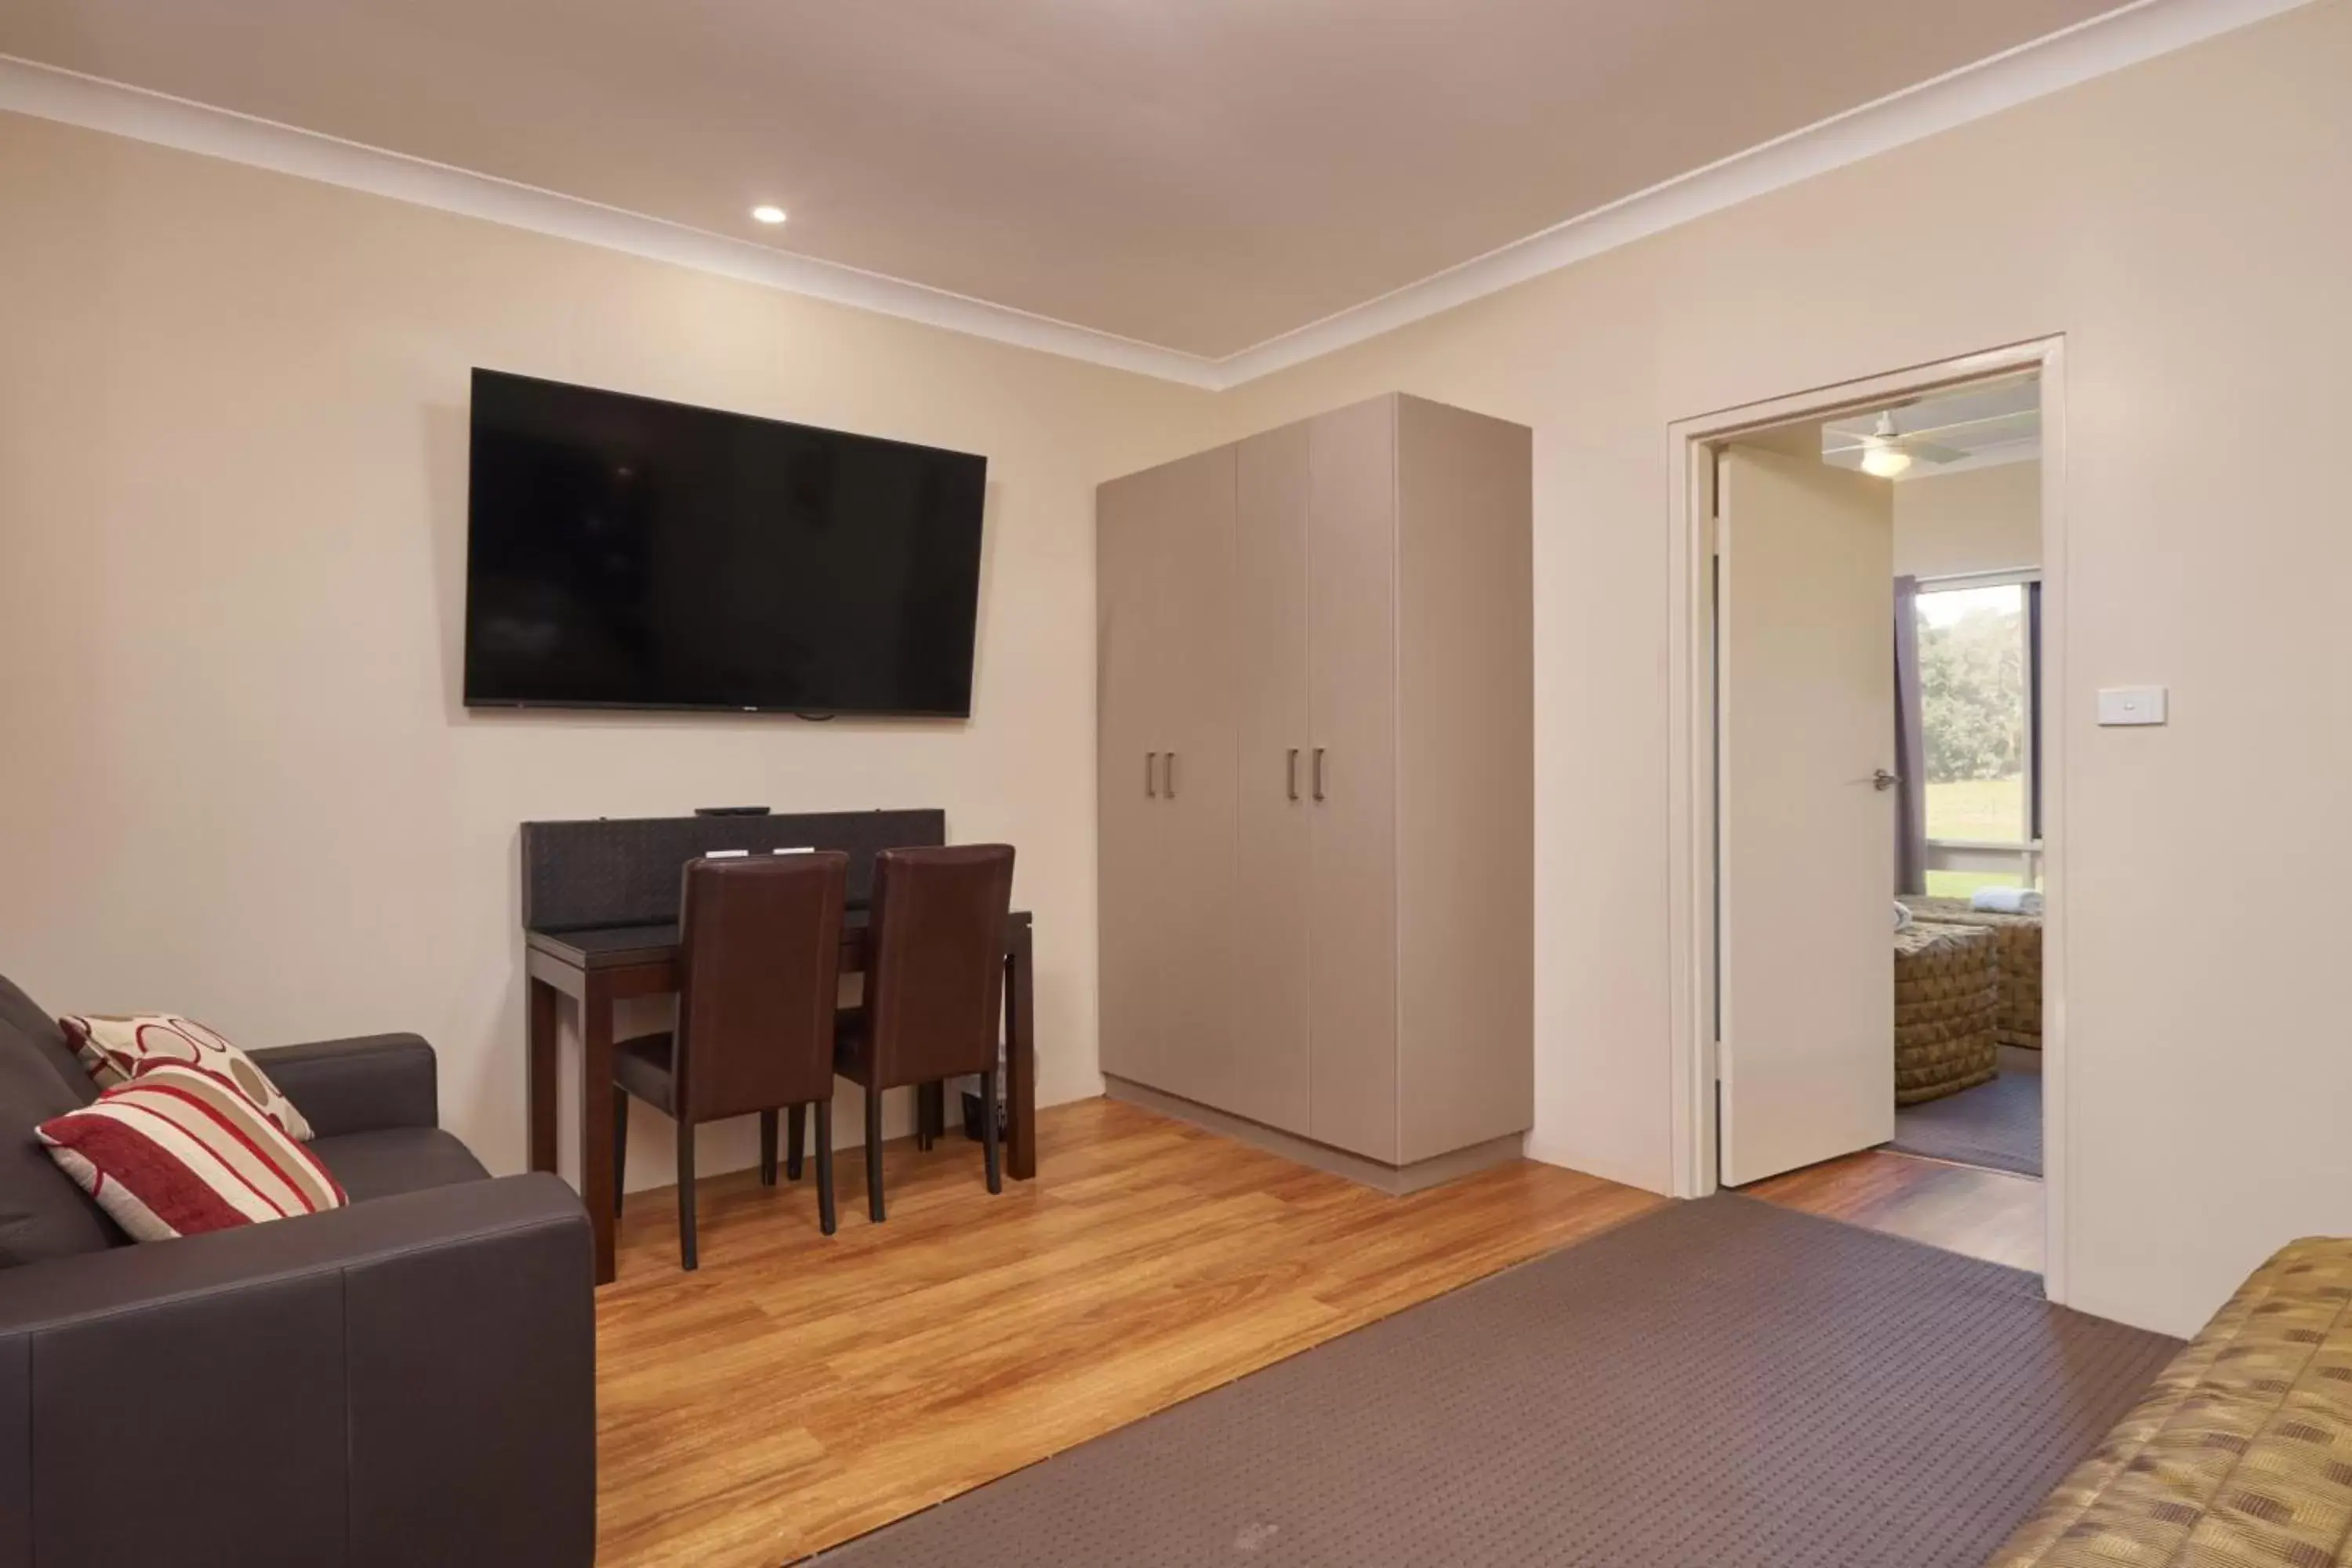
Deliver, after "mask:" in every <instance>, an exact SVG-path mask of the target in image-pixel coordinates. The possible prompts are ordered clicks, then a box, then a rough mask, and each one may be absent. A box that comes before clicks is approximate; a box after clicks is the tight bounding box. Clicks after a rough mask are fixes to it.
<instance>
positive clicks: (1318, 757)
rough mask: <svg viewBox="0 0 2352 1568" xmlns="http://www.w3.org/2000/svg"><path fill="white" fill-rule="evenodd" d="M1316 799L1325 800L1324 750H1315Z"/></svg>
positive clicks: (1318, 748)
mask: <svg viewBox="0 0 2352 1568" xmlns="http://www.w3.org/2000/svg"><path fill="white" fill-rule="evenodd" d="M1315 798H1316V799H1317V800H1321V799H1322V798H1323V748H1322V747H1320V746H1318V747H1316V748H1315Z"/></svg>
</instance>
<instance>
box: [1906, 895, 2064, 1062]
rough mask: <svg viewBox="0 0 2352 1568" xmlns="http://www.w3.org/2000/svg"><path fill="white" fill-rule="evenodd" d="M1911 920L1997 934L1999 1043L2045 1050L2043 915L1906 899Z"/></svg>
mask: <svg viewBox="0 0 2352 1568" xmlns="http://www.w3.org/2000/svg"><path fill="white" fill-rule="evenodd" d="M1903 903H1904V905H1905V907H1906V908H1907V909H1909V910H1910V911H1911V914H1912V918H1913V919H1915V920H1921V921H1928V922H1930V923H1932V924H1936V925H1958V926H1981V927H1982V928H1984V929H1985V930H1987V931H1991V932H1992V933H1993V940H1994V942H1995V943H1996V945H1997V947H1998V949H1999V955H1998V956H1999V962H2000V1023H1999V1026H1998V1027H1999V1031H2000V1043H2001V1044H2002V1045H2004V1046H2018V1047H2022V1048H2023V1049H2026V1050H2029V1051H2038V1050H2040V1049H2041V1048H2042V917H2041V916H2040V915H1999V914H1993V913H1990V912H1989V911H1987V910H1972V909H1970V908H1969V901H1968V900H1966V899H1931V898H1906V899H1905V900H1903Z"/></svg>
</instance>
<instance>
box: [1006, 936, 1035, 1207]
mask: <svg viewBox="0 0 2352 1568" xmlns="http://www.w3.org/2000/svg"><path fill="white" fill-rule="evenodd" d="M1031 946H1032V943H1031V941H1030V933H1029V928H1028V927H1026V926H1024V927H1022V928H1021V929H1020V931H1018V932H1016V933H1015V934H1014V936H1013V943H1012V947H1013V951H1012V952H1008V953H1006V954H1005V955H1004V1099H1005V1104H1006V1114H1005V1121H1007V1123H1008V1126H1007V1127H1006V1129H1005V1131H1006V1132H1007V1133H1008V1134H1009V1136H1008V1137H1007V1138H1006V1139H1005V1149H1004V1169H1005V1173H1007V1174H1008V1175H1010V1176H1012V1177H1013V1180H1014V1181H1017V1182H1026V1181H1031V1180H1034V1178H1035V1177H1036V1174H1037V1035H1036V1030H1035V1028H1034V1022H1033V1016H1034V1013H1035V1012H1036V1001H1037V990H1036V976H1035V974H1034V972H1033V970H1032V966H1031V963H1030V950H1031Z"/></svg>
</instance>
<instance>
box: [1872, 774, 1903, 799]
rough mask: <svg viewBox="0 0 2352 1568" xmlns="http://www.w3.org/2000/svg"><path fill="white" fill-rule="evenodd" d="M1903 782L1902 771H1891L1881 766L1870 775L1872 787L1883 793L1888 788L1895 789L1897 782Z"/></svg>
mask: <svg viewBox="0 0 2352 1568" xmlns="http://www.w3.org/2000/svg"><path fill="white" fill-rule="evenodd" d="M1902 782H1903V775H1902V774H1901V773H1888V772H1887V771H1886V770H1885V768H1880V769H1878V770H1876V771H1875V772H1874V773H1872V774H1871V775H1870V787H1871V788H1873V789H1874V790H1877V791H1879V792H1881V793H1882V794H1883V793H1885V791H1887V790H1890V789H1893V788H1894V787H1895V785H1896V784H1901V783H1902Z"/></svg>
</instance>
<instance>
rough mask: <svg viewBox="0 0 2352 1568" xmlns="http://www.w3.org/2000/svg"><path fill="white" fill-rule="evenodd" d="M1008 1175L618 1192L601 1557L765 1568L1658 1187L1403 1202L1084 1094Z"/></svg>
mask: <svg viewBox="0 0 2352 1568" xmlns="http://www.w3.org/2000/svg"><path fill="white" fill-rule="evenodd" d="M1038 1139H1039V1162H1038V1178H1037V1180H1036V1181H1034V1182H1012V1181H1008V1182H1006V1183H1005V1184H1004V1192H1003V1194H1002V1195H1000V1196H994V1197H992V1196H991V1195H990V1194H989V1193H988V1190H987V1187H986V1186H985V1184H983V1183H982V1177H981V1156H980V1149H979V1146H978V1145H976V1144H973V1143H971V1142H966V1141H965V1140H964V1139H963V1138H962V1137H961V1135H960V1134H950V1136H949V1137H946V1138H943V1139H941V1140H940V1142H939V1143H938V1145H937V1146H936V1147H935V1148H933V1149H932V1150H930V1151H929V1152H917V1151H916V1149H915V1147H914V1145H913V1143H912V1142H911V1141H909V1140H898V1141H895V1142H891V1143H889V1144H887V1145H886V1147H885V1151H884V1152H885V1158H886V1160H887V1177H888V1197H889V1205H890V1210H889V1213H890V1217H889V1219H888V1221H887V1223H886V1224H884V1225H881V1226H876V1225H873V1224H871V1223H869V1222H868V1221H867V1219H866V1204H865V1164H864V1160H863V1156H862V1154H861V1153H860V1152H857V1151H847V1152H844V1153H843V1154H842V1156H841V1157H840V1160H839V1164H838V1171H837V1177H838V1184H839V1187H838V1190H839V1194H840V1212H841V1219H840V1231H839V1234H838V1235H836V1236H835V1237H830V1238H828V1237H824V1236H821V1235H819V1234H818V1231H817V1227H816V1196H815V1188H814V1173H813V1172H812V1173H804V1174H803V1178H802V1180H801V1181H800V1182H799V1183H798V1184H793V1183H782V1184H780V1185H778V1186H777V1187H775V1188H774V1189H772V1190H771V1189H765V1188H762V1187H761V1186H760V1185H759V1184H758V1181H757V1178H756V1175H755V1173H752V1172H750V1171H742V1172H736V1173H730V1174H727V1175H723V1176H717V1177H712V1178H709V1179H708V1180H706V1181H704V1182H703V1183H701V1184H700V1188H701V1203H700V1207H699V1219H700V1244H701V1263H702V1267H701V1268H700V1269H699V1270H698V1271H697V1272H696V1273H693V1274H686V1273H682V1272H681V1271H680V1270H679V1268H678V1266H677V1219H676V1213H677V1197H676V1194H675V1192H674V1191H673V1190H672V1189H669V1188H659V1189H655V1190H651V1191H647V1192H642V1193H636V1194H631V1195H630V1197H629V1198H628V1200H627V1203H626V1204H625V1208H624V1212H623V1215H622V1219H621V1224H620V1230H619V1262H620V1277H619V1279H618V1280H617V1281H616V1282H615V1283H614V1284H612V1285H610V1286H607V1287H606V1288H604V1289H603V1290H600V1291H599V1292H598V1293H597V1299H596V1318H597V1359H598V1368H597V1384H598V1426H599V1444H598V1458H599V1464H600V1468H601V1475H600V1486H599V1493H600V1495H599V1533H600V1537H601V1543H602V1550H601V1552H600V1555H599V1558H598V1561H599V1562H600V1563H603V1564H604V1565H605V1568H614V1565H616V1564H627V1565H639V1564H648V1565H650V1564H689V1563H690V1564H694V1565H696V1568H733V1565H743V1568H755V1565H756V1568H766V1565H768V1564H773V1563H785V1562H790V1561H793V1560H794V1559H796V1558H799V1557H802V1556H805V1555H807V1554H809V1553H811V1552H817V1551H821V1550H823V1549H824V1548H825V1547H827V1546H831V1545H834V1544H835V1543H837V1542H842V1541H845V1540H847V1539H849V1538H850V1537H852V1536H855V1535H858V1534H861V1533H863V1532H865V1531H869V1530H872V1529H874V1528H876V1527H877V1526H879V1525H882V1524H886V1523H887V1522H889V1521H891V1520H894V1519H898V1518H901V1517H903V1516H904V1515H906V1514H908V1513H912V1512H914V1511H915V1510H919V1509H922V1508H927V1507H929V1506H930V1505H931V1504H933V1503H936V1502H939V1501H941V1500H944V1499H947V1498H950V1497H952V1496H954V1495H956V1494H957V1493H959V1492H961V1491H964V1490H967V1489H971V1488H972V1487H975V1486H979V1485H982V1484H983V1483H985V1482H987V1481H990V1480H993V1479H996V1478H997V1477H999V1476H1002V1475H1005V1474H1007V1473H1009V1472H1010V1471H1013V1470H1014V1469H1017V1468H1021V1467H1022V1466H1024V1465H1028V1464H1033V1463H1034V1462H1035V1461H1037V1460H1039V1459H1042V1458H1046V1457H1047V1456H1049V1455H1052V1454H1055V1453H1057V1452H1059V1451H1061V1450H1063V1449H1065V1448H1068V1447H1072V1446H1074V1445H1076V1444H1078V1443H1082V1442H1084V1441H1086V1440H1087V1438H1089V1437H1094V1436H1100V1435H1101V1434H1103V1433H1105V1432H1108V1431H1110V1430H1112V1429H1113V1428H1115V1427H1118V1426H1124V1425H1126V1424H1127V1423H1129V1422H1130V1421H1134V1420H1137V1419H1139V1418H1140V1417H1142V1416H1145V1415H1150V1414H1151V1413H1152V1412H1154V1411H1157V1410H1161V1409H1165V1408H1166V1407H1167V1406H1169V1405H1173V1404H1175V1403H1176V1402H1178V1401H1179V1400H1181V1399H1185V1398H1188V1397H1190V1396H1191V1395H1192V1394H1200V1393H1202V1392H1204V1391H1206V1390H1208V1389H1211V1388H1213V1387H1215V1386H1217V1385H1218V1384H1223V1383H1226V1382H1229V1381H1230V1380H1232V1379H1234V1378H1236V1377H1239V1376H1242V1375H1244V1373H1250V1372H1253V1371H1255V1370H1256V1369H1258V1368H1259V1367H1262V1366H1265V1365H1266V1364H1268V1363H1271V1362H1274V1361H1277V1360H1279V1359H1281V1358H1282V1357H1284V1356H1287V1355H1291V1354H1295V1353H1296V1352H1299V1351H1302V1350H1306V1349H1308V1348H1309V1347H1311V1346H1314V1345H1318V1344H1320V1343H1322V1342H1325V1341H1327V1340H1329V1339H1331V1338H1333V1337H1335V1336H1337V1335H1339V1334H1343V1333H1346V1332H1347V1331H1349V1330H1351V1329H1355V1328H1358V1327H1360V1326H1362V1325H1363V1324H1366V1323H1369V1322H1371V1321H1375V1320H1377V1319H1380V1318H1382V1317H1385V1316H1387V1315H1388V1314H1390V1313H1391V1312H1395V1311H1398V1310H1402V1309H1403V1308H1406V1307H1410V1306H1412V1305H1413V1304H1415V1303H1416V1302H1419V1301H1423V1300H1428V1299H1429V1298H1431V1297H1433V1296H1436V1295H1439V1294H1442V1293H1443V1292H1444V1291H1446V1290H1450V1289H1454V1288H1455V1287H1456V1286H1459V1285H1464V1284H1466V1283H1468V1282H1470V1281H1471V1280H1474V1279H1479V1278H1480V1277H1482V1276H1484V1275H1486V1274H1490V1273H1492V1272H1494V1271H1495V1270H1496V1269H1499V1268H1507V1267H1508V1266H1510V1265H1511V1264H1514V1263H1518V1262H1521V1261H1524V1260H1525V1259H1527V1258H1533V1257H1536V1256H1538V1254H1541V1253H1545V1252H1549V1251H1550V1250H1552V1249H1554V1248H1556V1247H1561V1246H1564V1245H1566V1244H1568V1243H1570V1242H1573V1241H1577V1240H1580V1239H1581V1238H1583V1237H1589V1236H1591V1235H1593V1234H1595V1233H1597V1232H1599V1231H1601V1230H1603V1229H1606V1228H1608V1227H1609V1226H1613V1225H1616V1224H1619V1223H1621V1222H1622V1221H1624V1220H1626V1219H1630V1218H1632V1217H1633V1216H1634V1215H1640V1214H1643V1213H1646V1212H1648V1211H1649V1210H1650V1209H1652V1208H1654V1207H1656V1206H1658V1205H1661V1204H1663V1203H1664V1201H1665V1200H1664V1199H1661V1198H1658V1197H1654V1196H1653V1195H1651V1194H1647V1193H1643V1192H1638V1191H1635V1190H1633V1189H1632V1188H1630V1187H1622V1186H1619V1185H1616V1184H1613V1183H1610V1182H1605V1181H1602V1180H1601V1179H1599V1178H1598V1177H1593V1176H1587V1175H1582V1174H1580V1173H1576V1172H1572V1171H1566V1170H1561V1169H1559V1168H1557V1167H1554V1166H1549V1165H1541V1164H1536V1163H1529V1162H1527V1161H1514V1162H1512V1163H1507V1164H1505V1165H1500V1166H1496V1167H1495V1168H1493V1169H1490V1170H1487V1171H1483V1172H1480V1173H1477V1174H1475V1175H1472V1176H1468V1177H1465V1178H1464V1179H1462V1180H1461V1181H1458V1182H1454V1183H1450V1184H1445V1185H1444V1186H1440V1187H1435V1188H1433V1189H1431V1190H1429V1191H1427V1192H1423V1193H1417V1194H1412V1195H1410V1196H1406V1197H1390V1196H1387V1195H1385V1194H1380V1193H1377V1192H1374V1191H1372V1190H1371V1189H1370V1188H1368V1187H1363V1186H1360V1185H1358V1184H1354V1183H1352V1182H1349V1181H1347V1180H1345V1179H1344V1178H1342V1177H1339V1176H1333V1175H1328V1174H1326V1173H1321V1172H1318V1171H1313V1170H1309V1169H1307V1168H1306V1167H1304V1166H1300V1165H1296V1164H1293V1163H1290V1162H1288V1161H1286V1160H1283V1159H1281V1158H1279V1157H1278V1156H1276V1155H1273V1154H1268V1153H1264V1152H1260V1151H1257V1150H1255V1149H1251V1148H1249V1147H1246V1146H1245V1145H1243V1144H1240V1143H1237V1142H1233V1141H1232V1140H1230V1139H1225V1138H1221V1137H1218V1136H1216V1135H1215V1134H1213V1133H1209V1132H1204V1131H1200V1130H1198V1129H1196V1128H1193V1127H1191V1126H1189V1125H1187V1124H1185V1123H1182V1122H1180V1121H1171V1120H1169V1119H1167V1118H1164V1117H1161V1116H1158V1115H1155V1114H1153V1113H1152V1112H1150V1111H1148V1110H1142V1109H1141V1108H1139V1107H1136V1106H1132V1105H1127V1104H1122V1103H1119V1102H1116V1101H1112V1100H1083V1101H1079V1102H1077V1103H1075V1104H1069V1105H1062V1106H1056V1107H1053V1108H1051V1109H1049V1110H1043V1111H1041V1112H1039V1115H1038Z"/></svg>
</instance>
